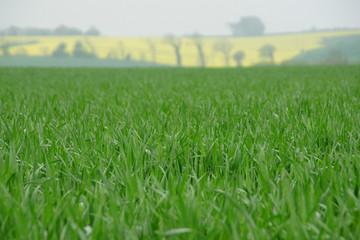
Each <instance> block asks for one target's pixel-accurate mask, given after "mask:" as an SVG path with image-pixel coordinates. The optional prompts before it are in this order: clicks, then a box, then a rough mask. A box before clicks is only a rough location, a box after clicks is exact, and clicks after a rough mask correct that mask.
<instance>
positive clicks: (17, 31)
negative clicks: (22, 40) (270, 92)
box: [5, 26, 23, 36]
mask: <svg viewBox="0 0 360 240" xmlns="http://www.w3.org/2000/svg"><path fill="white" fill-rule="evenodd" d="M5 32H6V33H5V34H6V35H8V36H19V35H23V30H22V29H21V28H19V27H16V26H11V27H9V28H7V29H6V30H5Z"/></svg>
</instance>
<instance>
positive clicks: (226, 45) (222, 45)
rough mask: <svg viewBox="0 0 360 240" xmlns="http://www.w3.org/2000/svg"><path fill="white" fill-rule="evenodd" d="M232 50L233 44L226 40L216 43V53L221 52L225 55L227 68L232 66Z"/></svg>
mask: <svg viewBox="0 0 360 240" xmlns="http://www.w3.org/2000/svg"><path fill="white" fill-rule="evenodd" d="M232 48H233V44H232V43H231V42H229V41H228V40H226V39H223V40H219V41H217V42H215V44H214V47H213V49H214V51H215V52H220V53H222V54H223V57H224V62H225V66H227V67H228V66H229V65H230V56H231V55H230V54H231V50H232Z"/></svg>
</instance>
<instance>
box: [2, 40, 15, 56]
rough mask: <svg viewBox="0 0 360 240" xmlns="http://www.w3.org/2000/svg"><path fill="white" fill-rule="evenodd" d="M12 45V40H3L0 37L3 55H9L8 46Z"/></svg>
mask: <svg viewBox="0 0 360 240" xmlns="http://www.w3.org/2000/svg"><path fill="white" fill-rule="evenodd" d="M13 45H14V42H10V41H7V40H5V38H1V39H0V50H1V52H2V55H3V56H9V55H10V54H9V48H10V47H11V46H13Z"/></svg>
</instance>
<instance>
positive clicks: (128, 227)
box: [0, 66, 360, 239]
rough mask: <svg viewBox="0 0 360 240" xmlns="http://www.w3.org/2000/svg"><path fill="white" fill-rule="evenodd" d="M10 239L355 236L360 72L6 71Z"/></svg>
mask: <svg viewBox="0 0 360 240" xmlns="http://www.w3.org/2000/svg"><path fill="white" fill-rule="evenodd" d="M0 238H1V239H88V238H89V239H168V238H169V239H239V238H240V239H359V238H360V67H359V66H343V67H341V66H339V67H273V68H271V67H269V68H267V67H256V68H247V69H177V68H174V69H166V68H149V69H91V68H88V69H86V68H83V69H82V68H78V69H71V68H64V69H56V68H54V69H52V68H0Z"/></svg>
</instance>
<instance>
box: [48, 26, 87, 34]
mask: <svg viewBox="0 0 360 240" xmlns="http://www.w3.org/2000/svg"><path fill="white" fill-rule="evenodd" d="M82 34H83V33H82V32H81V30H79V29H77V28H74V27H67V26H65V25H60V26H58V27H57V28H55V29H54V35H58V36H66V35H82Z"/></svg>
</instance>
